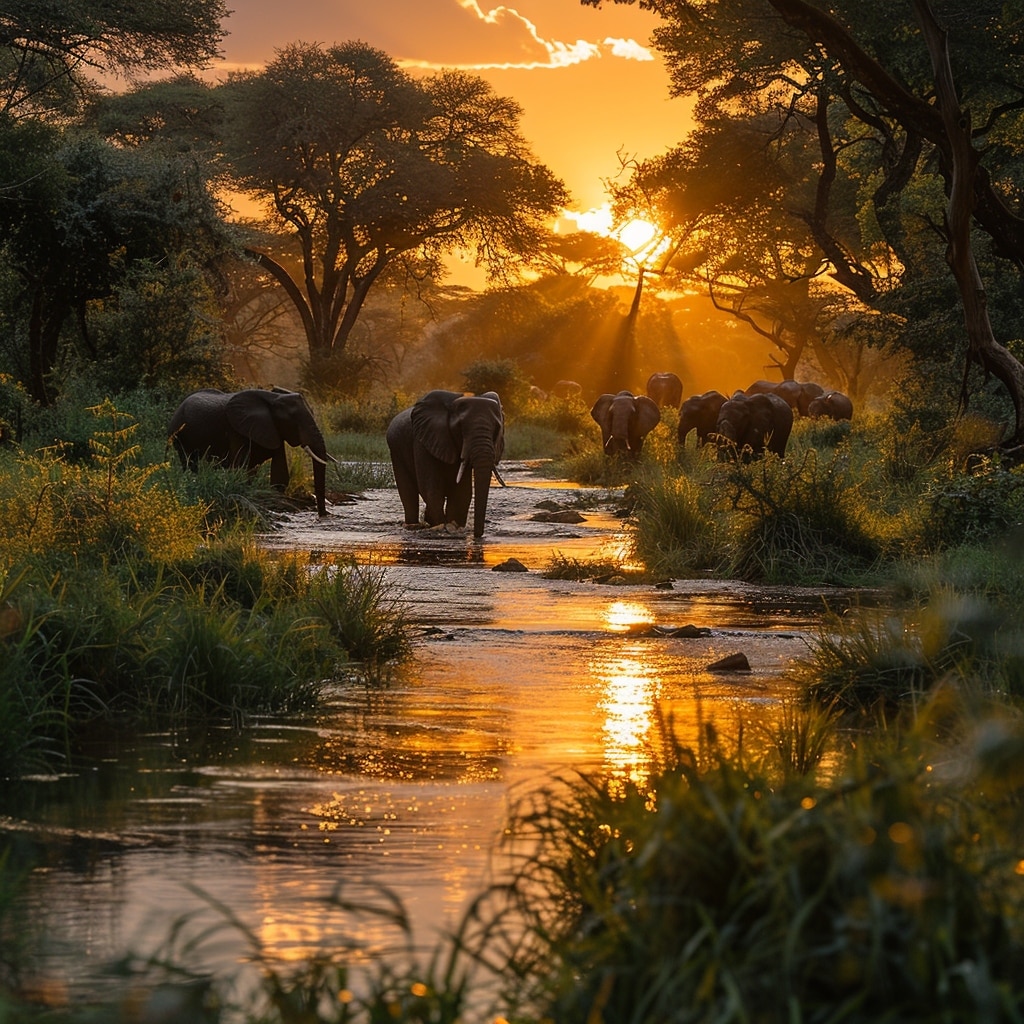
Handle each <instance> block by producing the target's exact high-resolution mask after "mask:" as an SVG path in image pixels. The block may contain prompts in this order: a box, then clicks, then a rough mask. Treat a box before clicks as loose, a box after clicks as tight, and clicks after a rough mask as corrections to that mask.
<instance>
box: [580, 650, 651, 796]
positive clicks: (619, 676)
mask: <svg viewBox="0 0 1024 1024" xmlns="http://www.w3.org/2000/svg"><path fill="white" fill-rule="evenodd" d="M594 669H595V671H594V678H595V679H596V680H597V681H598V683H599V685H600V686H601V687H602V690H603V692H602V695H601V698H600V700H599V701H598V707H599V709H600V710H601V711H602V712H603V714H604V723H603V727H602V734H603V739H604V763H605V769H606V770H607V773H608V777H609V780H610V783H611V786H612V789H613V791H624V790H625V788H626V786H627V785H633V786H636V787H637V788H640V789H643V788H644V787H645V786H646V785H647V782H648V779H649V778H650V774H651V766H652V760H653V757H654V746H653V742H652V741H653V739H654V737H653V736H652V730H653V728H654V722H655V709H656V706H657V702H658V698H659V696H660V690H661V684H660V681H659V679H658V678H657V677H656V676H652V675H651V674H650V670H649V666H648V665H646V664H645V663H644V661H642V660H640V659H639V658H634V657H630V656H622V657H619V658H616V659H613V660H611V661H608V662H605V663H603V664H601V665H595V666H594Z"/></svg>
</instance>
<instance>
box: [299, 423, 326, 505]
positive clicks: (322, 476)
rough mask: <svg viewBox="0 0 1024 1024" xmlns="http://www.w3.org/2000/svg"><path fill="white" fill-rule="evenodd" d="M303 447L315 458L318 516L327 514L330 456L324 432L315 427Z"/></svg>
mask: <svg viewBox="0 0 1024 1024" xmlns="http://www.w3.org/2000/svg"><path fill="white" fill-rule="evenodd" d="M314 431H315V432H314V433H312V434H311V435H310V436H309V437H308V439H307V440H306V441H305V442H304V445H303V447H305V449H306V450H307V451H308V452H309V456H310V458H311V459H312V460H313V494H314V495H315V497H316V512H317V515H318V516H321V517H322V516H326V515H327V462H328V459H330V456H329V455H328V454H327V443H326V442H325V441H324V436H323V434H321V433H320V431H319V429H317V428H315V427H314Z"/></svg>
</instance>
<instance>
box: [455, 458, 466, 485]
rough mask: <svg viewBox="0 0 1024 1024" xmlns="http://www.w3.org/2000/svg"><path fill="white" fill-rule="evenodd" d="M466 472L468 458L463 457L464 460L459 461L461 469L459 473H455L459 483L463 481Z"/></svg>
mask: <svg viewBox="0 0 1024 1024" xmlns="http://www.w3.org/2000/svg"><path fill="white" fill-rule="evenodd" d="M465 472H466V460H465V459H463V460H462V461H461V462H460V463H459V471H458V473H457V474H456V475H455V482H456V483H457V484H459V483H462V474H463V473H465Z"/></svg>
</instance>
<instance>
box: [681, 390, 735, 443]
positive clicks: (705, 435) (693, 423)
mask: <svg viewBox="0 0 1024 1024" xmlns="http://www.w3.org/2000/svg"><path fill="white" fill-rule="evenodd" d="M725 401H726V397H725V395H723V394H722V393H721V391H705V392H704V394H702V395H690V397H689V398H688V399H687V400H686V401H685V402H683V404H682V406H681V407H680V409H679V444H680V446H683V445H685V444H686V436H687V434H689V433H690V431H691V430H696V431H697V446H698V447H700V446H701V445H702V444H707V442H708V441H709V439H710V435H711V434H713V433H714V432H715V424H716V423H717V422H718V413H719V410H720V409H721V408H722V405H723V404H724V402H725Z"/></svg>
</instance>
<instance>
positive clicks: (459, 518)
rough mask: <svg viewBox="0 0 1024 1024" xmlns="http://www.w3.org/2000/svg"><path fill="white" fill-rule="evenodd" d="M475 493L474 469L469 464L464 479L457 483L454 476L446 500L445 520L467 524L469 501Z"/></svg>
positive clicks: (461, 524) (463, 475)
mask: <svg viewBox="0 0 1024 1024" xmlns="http://www.w3.org/2000/svg"><path fill="white" fill-rule="evenodd" d="M472 494H473V471H472V469H470V468H469V467H468V466H467V467H466V471H465V472H464V473H463V474H462V479H461V480H460V481H459V482H458V483H455V479H454V477H453V478H452V484H451V488H450V490H449V492H448V500H447V501H446V502H445V509H444V515H445V522H449V523H457V524H458V525H459V526H465V525H466V520H467V519H468V518H469V502H470V499H471V497H472Z"/></svg>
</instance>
